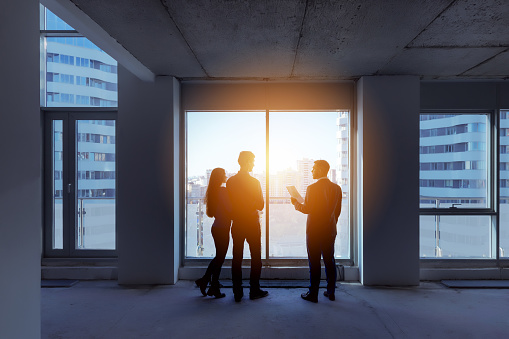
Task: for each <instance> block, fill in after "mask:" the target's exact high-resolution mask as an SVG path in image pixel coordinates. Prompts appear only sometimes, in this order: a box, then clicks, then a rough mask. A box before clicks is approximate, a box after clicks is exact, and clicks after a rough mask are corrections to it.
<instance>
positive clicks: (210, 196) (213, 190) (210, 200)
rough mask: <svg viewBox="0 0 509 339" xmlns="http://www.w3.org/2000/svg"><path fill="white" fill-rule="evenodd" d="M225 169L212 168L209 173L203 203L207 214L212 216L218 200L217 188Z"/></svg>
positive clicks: (219, 185) (220, 183)
mask: <svg viewBox="0 0 509 339" xmlns="http://www.w3.org/2000/svg"><path fill="white" fill-rule="evenodd" d="M224 176H225V171H224V169H222V168H214V169H213V170H212V173H210V179H209V185H208V186H207V192H206V193H205V205H206V206H207V208H206V213H207V216H208V217H210V218H212V217H214V215H215V213H216V208H217V205H218V200H219V195H218V193H219V188H220V187H221V185H222V184H223V178H224Z"/></svg>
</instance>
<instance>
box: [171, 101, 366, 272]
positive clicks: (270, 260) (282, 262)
mask: <svg viewBox="0 0 509 339" xmlns="http://www.w3.org/2000/svg"><path fill="white" fill-rule="evenodd" d="M254 111H256V112H265V119H266V136H265V137H266V144H265V147H266V152H265V157H266V159H265V160H266V161H265V163H266V169H265V171H266V173H268V170H269V167H268V166H269V147H270V140H269V131H270V124H269V119H270V112H340V111H348V113H349V114H348V118H349V122H348V123H349V143H348V152H349V156H348V161H349V166H350V168H349V187H348V192H349V206H348V208H349V232H350V234H349V256H350V257H349V258H344V259H343V258H336V259H335V262H336V264H337V265H345V266H353V265H354V263H355V262H356V261H357V258H356V253H357V252H356V251H357V248H358V246H357V239H358V236H357V232H356V229H357V228H356V226H355V225H356V218H357V216H356V214H355V212H354V211H355V210H356V204H357V200H356V199H353V198H352V197H354V196H356V194H355V192H354V190H355V191H356V188H357V185H356V180H357V176H356V171H355V168H356V166H355V160H356V158H355V154H354V153H355V147H356V146H355V140H356V139H355V138H356V132H355V122H356V118H355V110H354V109H328V110H327V109H316V110H315V109H313V110H297V109H290V110H288V109H287V110H281V109H277V110H275V109H270V110H269V109H265V110H262V109H261V110H246V109H244V110H231V109H229V110H228V109H222V110H217V109H211V110H204V109H182V110H181V114H182V115H181V116H183V118H182V119H181V124H180V131H181V136H182V137H181V139H180V143H181V146H180V151H181V154H182V156H181V158H180V159H181V160H182V161H181V164H180V170H181V173H182V176H181V184H182V187H183V189H182V192H181V201H182V202H183V203H182V206H181V215H182V216H183V218H181V222H180V231H181V237H180V239H181V240H180V245H181V246H180V257H181V262H180V264H181V266H186V267H196V266H203V265H208V263H209V262H210V260H211V258H210V257H187V256H186V238H187V237H186V232H187V218H188V216H187V207H186V204H187V189H186V187H187V177H188V174H187V154H188V149H187V137H188V136H187V127H188V126H187V116H188V113H189V112H239V113H240V114H241V113H242V112H254ZM336 146H337V144H334V145H332V147H336ZM265 180H266V183H265V185H266V195H267V197H265V196H264V200H268V199H270V197H268V194H269V192H270V188H269V180H270V176H268V175H267V176H266V178H265ZM268 205H269V204H268V203H267V201H265V213H266V216H265V225H260V226H261V227H265V237H266V239H265V241H266V246H265V251H266V253H265V259H262V265H263V266H264V267H266V266H268V267H270V266H274V267H277V266H290V267H292V266H293V267H300V266H308V264H309V263H308V259H307V258H306V257H303V258H291V257H276V258H275V257H270V256H269V236H270V229H269V220H270V217H269V213H270V208H269V206H268ZM231 261H232V259H230V258H227V259H225V264H226V265H231ZM243 262H244V264H248V265H250V262H251V259H243Z"/></svg>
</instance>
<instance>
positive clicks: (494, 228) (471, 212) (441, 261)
mask: <svg viewBox="0 0 509 339" xmlns="http://www.w3.org/2000/svg"><path fill="white" fill-rule="evenodd" d="M433 114H437V115H439V114H445V115H447V114H455V115H461V114H465V115H473V114H483V115H487V117H488V124H489V126H486V133H489V136H488V140H487V145H486V147H489V152H487V157H488V159H487V163H486V164H485V167H486V168H487V181H488V183H487V185H486V187H487V189H488V192H487V196H486V200H487V207H485V208H453V207H452V206H451V207H448V208H423V207H420V206H419V217H420V216H489V217H490V218H491V225H490V249H489V250H490V254H491V257H489V258H443V257H421V256H420V254H419V256H420V260H421V263H423V264H427V265H426V266H427V267H442V266H447V267H472V263H473V262H476V265H479V263H480V262H483V263H484V264H481V265H482V267H492V266H493V264H494V263H498V262H499V260H500V257H499V255H500V253H499V252H500V251H499V250H498V249H499V247H500V246H499V207H498V203H499V200H500V189H499V184H498V172H499V161H498V153H497V152H498V149H499V147H500V146H499V144H500V140H499V139H500V138H499V136H498V128H499V118H500V110H493V109H491V110H490V109H486V110H469V109H462V110H459V109H455V110H451V109H444V110H437V109H421V110H420V112H419V117H420V116H421V115H433ZM419 121H420V119H419ZM419 138H421V137H419ZM488 144H489V145H488ZM419 156H420V154H419ZM419 179H420V178H419ZM420 180H421V179H420ZM419 190H420V186H419ZM420 196H421V195H420V192H419V199H420ZM419 230H420V225H419ZM435 237H436V235H435ZM419 241H420V240H419ZM508 263H509V261H508Z"/></svg>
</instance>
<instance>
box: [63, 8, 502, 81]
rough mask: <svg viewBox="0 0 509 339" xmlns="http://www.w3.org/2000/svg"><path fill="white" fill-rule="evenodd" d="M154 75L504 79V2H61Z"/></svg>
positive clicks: (272, 77)
mask: <svg viewBox="0 0 509 339" xmlns="http://www.w3.org/2000/svg"><path fill="white" fill-rule="evenodd" d="M69 1H72V2H73V3H74V4H75V5H76V6H77V7H78V8H79V9H81V10H82V11H83V12H84V13H85V14H86V15H88V16H89V17H90V18H91V19H92V20H94V21H95V22H96V23H97V24H99V25H100V26H101V27H102V28H103V29H104V30H105V31H106V32H107V33H108V34H109V35H111V36H112V37H113V38H114V39H115V40H117V41H118V42H119V43H120V44H121V45H122V46H123V47H124V48H125V49H126V50H127V51H129V52H130V53H131V54H132V55H133V56H134V57H136V58H137V59H138V60H139V61H140V62H141V63H143V64H144V65H145V66H146V67H147V68H148V69H150V70H151V71H152V72H153V73H154V74H156V75H172V76H175V77H178V78H182V79H270V80H338V79H355V78H359V77H361V76H363V75H385V74H410V75H419V76H422V77H423V78H424V79H458V78H486V79H494V78H496V79H506V78H509V1H507V0H483V1H479V0H384V1H382V0H363V1H348V0H345V1H332V0H331V1H322V0H201V1H189V0H108V1H104V0H69Z"/></svg>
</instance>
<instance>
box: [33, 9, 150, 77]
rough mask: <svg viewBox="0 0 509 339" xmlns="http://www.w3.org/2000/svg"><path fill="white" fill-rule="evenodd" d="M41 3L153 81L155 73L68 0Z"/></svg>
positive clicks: (110, 53)
mask: <svg viewBox="0 0 509 339" xmlns="http://www.w3.org/2000/svg"><path fill="white" fill-rule="evenodd" d="M40 2H41V4H43V5H44V6H46V7H47V8H48V9H49V10H50V11H52V12H53V13H55V14H56V15H57V16H58V17H60V18H61V19H62V20H64V21H65V22H67V23H68V24H69V25H71V26H72V27H73V28H74V29H76V30H77V31H78V32H80V33H81V34H83V35H84V36H85V37H86V38H87V39H89V40H90V41H92V42H93V43H94V44H95V45H97V47H99V48H101V49H102V50H103V51H105V52H106V53H108V54H109V55H110V56H111V57H112V58H114V59H115V60H117V62H118V63H119V64H121V65H122V66H124V67H125V68H126V69H127V70H129V71H130V72H131V73H133V74H134V75H135V76H137V77H138V78H139V79H141V80H143V81H154V79H155V75H154V73H153V72H152V71H151V70H149V69H148V68H147V67H146V66H145V65H144V64H142V63H141V62H140V61H139V60H138V59H136V58H135V57H134V56H133V55H132V54H131V53H129V52H128V51H127V50H126V49H125V48H124V46H122V45H121V44H120V43H119V42H118V41H117V40H115V39H114V38H113V37H112V36H111V35H109V34H108V33H107V32H106V31H105V30H104V29H103V28H102V27H101V26H99V25H98V24H97V23H96V22H95V21H94V20H92V19H91V18H90V17H89V16H88V15H86V14H85V13H84V12H83V11H82V10H81V9H79V8H78V7H77V6H76V5H75V4H74V3H73V2H72V1H70V0H40Z"/></svg>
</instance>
